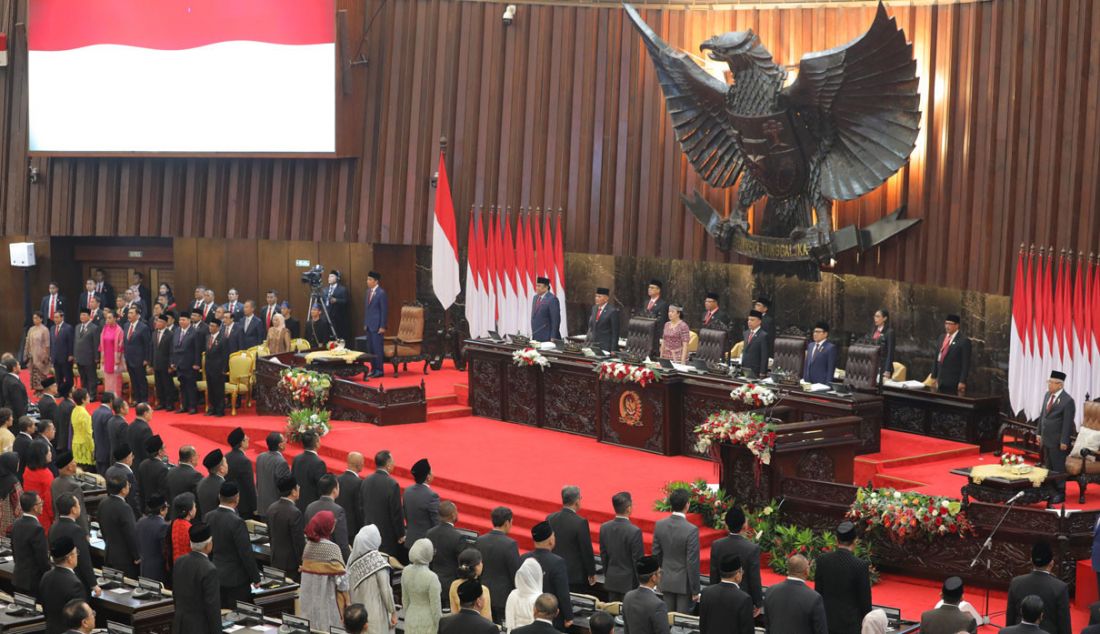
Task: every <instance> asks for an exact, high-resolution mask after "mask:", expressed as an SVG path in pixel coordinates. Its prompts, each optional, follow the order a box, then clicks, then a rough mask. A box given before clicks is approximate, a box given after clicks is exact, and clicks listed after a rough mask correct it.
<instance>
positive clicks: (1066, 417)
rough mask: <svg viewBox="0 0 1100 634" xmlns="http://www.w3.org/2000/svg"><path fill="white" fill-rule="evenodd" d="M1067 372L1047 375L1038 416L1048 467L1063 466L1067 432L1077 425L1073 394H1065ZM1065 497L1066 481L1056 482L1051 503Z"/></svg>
mask: <svg viewBox="0 0 1100 634" xmlns="http://www.w3.org/2000/svg"><path fill="white" fill-rule="evenodd" d="M1065 381H1066V375H1065V373H1064V372H1059V371H1057V370H1054V371H1052V372H1051V373H1050V378H1049V379H1047V395H1046V398H1044V399H1043V409H1042V414H1041V415H1040V416H1039V437H1040V438H1041V439H1042V443H1043V445H1042V455H1043V465H1044V466H1045V467H1046V468H1047V469H1050V470H1051V471H1065V470H1066V456H1067V455H1069V448H1070V442H1069V436H1070V434H1072V433H1073V431H1074V429H1076V425H1074V423H1073V417H1074V414H1075V410H1076V404H1075V403H1074V402H1073V397H1072V396H1070V395H1069V394H1066V393H1065V391H1064V390H1063V388H1064V387H1065ZM1065 499H1066V481H1065V480H1061V481H1059V482H1058V495H1057V496H1055V498H1054V499H1053V500H1051V504H1059V503H1061V502H1062V501H1063V500H1065Z"/></svg>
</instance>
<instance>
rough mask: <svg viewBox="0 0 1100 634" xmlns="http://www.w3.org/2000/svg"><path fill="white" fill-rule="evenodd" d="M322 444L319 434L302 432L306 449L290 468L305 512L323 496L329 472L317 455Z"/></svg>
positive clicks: (300, 507)
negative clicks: (323, 478) (323, 477)
mask: <svg viewBox="0 0 1100 634" xmlns="http://www.w3.org/2000/svg"><path fill="white" fill-rule="evenodd" d="M320 445H321V438H320V437H319V436H318V435H317V434H315V433H313V432H306V433H304V434H302V449H303V450H304V451H302V453H300V454H298V455H297V456H294V463H293V464H292V465H291V468H290V473H291V475H293V476H294V479H295V480H297V481H298V487H299V489H300V491H299V493H300V495H299V497H298V509H299V510H300V511H302V512H303V513H305V512H306V507H308V506H309V505H310V504H312V503H313V502H315V501H316V500H317V498H319V497H321V490H320V483H321V476H323V475H325V474H326V473H328V467H327V466H325V461H324V460H321V456H318V455H317V448H318V447H319V446H320ZM384 534H385V533H383V535H384ZM382 543H383V544H385V543H386V542H385V541H383V542H382Z"/></svg>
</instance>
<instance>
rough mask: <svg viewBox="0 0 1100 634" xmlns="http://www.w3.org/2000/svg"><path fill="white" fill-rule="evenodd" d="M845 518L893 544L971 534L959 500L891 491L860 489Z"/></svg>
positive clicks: (971, 528) (970, 527)
mask: <svg viewBox="0 0 1100 634" xmlns="http://www.w3.org/2000/svg"><path fill="white" fill-rule="evenodd" d="M847 517H848V518H849V519H850V520H852V521H853V522H856V523H858V524H862V525H863V527H864V531H865V532H867V533H872V532H879V533H882V534H884V535H885V537H886V538H888V539H890V540H891V541H893V542H895V543H901V542H904V541H906V540H910V539H916V538H925V539H931V538H934V537H939V536H946V535H957V536H959V537H962V536H964V535H967V534H969V533H973V532H974V529H973V527H972V526H971V524H970V521H969V520H967V518H966V513H965V512H964V511H963V510H962V503H961V502H959V501H958V500H951V499H948V498H944V497H936V496H931V495H923V494H920V493H911V492H907V491H896V490H894V489H872V488H863V489H860V490H859V491H858V492H857V493H856V501H855V502H854V503H853V504H852V507H851V508H850V509H848V514H847Z"/></svg>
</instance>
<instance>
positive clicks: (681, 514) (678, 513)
mask: <svg viewBox="0 0 1100 634" xmlns="http://www.w3.org/2000/svg"><path fill="white" fill-rule="evenodd" d="M672 514H673V515H679V516H680V517H682V518H684V519H687V515H684V514H683V513H681V512H680V511H673V512H672Z"/></svg>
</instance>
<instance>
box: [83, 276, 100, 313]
mask: <svg viewBox="0 0 1100 634" xmlns="http://www.w3.org/2000/svg"><path fill="white" fill-rule="evenodd" d="M92 300H95V301H97V302H99V304H100V305H102V304H103V294H102V293H98V292H96V290H95V280H87V281H85V282H84V292H83V293H81V294H80V301H79V302H77V304H78V306H77V307H78V308H80V309H85V308H90V307H91V305H92Z"/></svg>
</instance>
